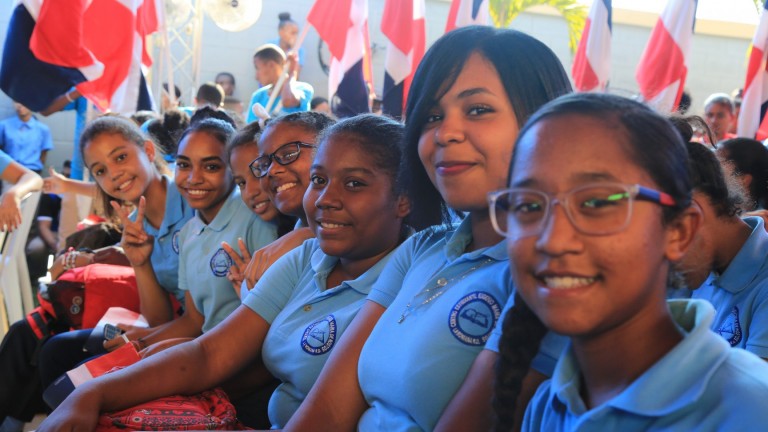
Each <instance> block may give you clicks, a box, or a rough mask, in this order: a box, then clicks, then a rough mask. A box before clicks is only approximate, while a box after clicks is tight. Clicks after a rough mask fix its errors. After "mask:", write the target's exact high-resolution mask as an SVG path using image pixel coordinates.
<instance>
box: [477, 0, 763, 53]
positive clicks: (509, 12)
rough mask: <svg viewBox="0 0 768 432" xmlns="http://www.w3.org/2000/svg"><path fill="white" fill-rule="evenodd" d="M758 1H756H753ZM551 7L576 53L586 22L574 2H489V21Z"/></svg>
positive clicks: (503, 21) (505, 23)
mask: <svg viewBox="0 0 768 432" xmlns="http://www.w3.org/2000/svg"><path fill="white" fill-rule="evenodd" d="M755 1H758V0H755ZM539 5H542V6H551V7H553V8H554V9H556V10H557V11H558V12H560V14H561V15H562V16H563V18H564V19H565V22H566V24H567V25H568V46H569V47H570V48H571V52H576V48H577V47H578V45H579V38H581V32H582V31H583V30H584V23H585V22H586V20H587V7H586V6H584V5H582V4H580V3H579V2H578V1H576V0H490V2H489V5H488V6H489V9H490V15H491V19H492V20H493V23H494V25H495V26H496V27H501V28H506V27H509V24H510V23H511V22H512V20H514V19H515V18H517V16H518V15H520V12H522V11H524V10H526V9H528V8H530V7H532V6H539Z"/></svg>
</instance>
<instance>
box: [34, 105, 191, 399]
mask: <svg viewBox="0 0 768 432" xmlns="http://www.w3.org/2000/svg"><path fill="white" fill-rule="evenodd" d="M80 152H81V154H82V157H83V161H84V162H85V164H86V167H87V168H88V169H89V170H90V173H91V176H92V178H93V179H94V180H95V181H96V184H95V186H93V184H90V183H84V182H80V181H75V180H69V179H64V178H58V177H57V178H58V180H57V186H56V188H57V189H58V190H60V191H62V192H69V193H89V192H90V194H92V193H93V192H92V191H94V190H95V192H96V201H97V202H98V203H99V205H100V206H101V207H102V208H104V209H105V212H106V213H107V216H108V217H109V218H113V216H116V217H119V218H120V219H121V220H122V223H123V238H122V240H121V246H122V248H123V250H124V251H125V254H126V257H127V258H128V260H129V261H130V263H131V265H132V267H133V269H134V272H135V274H136V282H137V286H138V288H139V300H140V308H141V309H140V312H141V314H142V315H143V316H144V317H145V318H146V319H147V321H148V322H149V324H150V325H151V326H158V325H161V324H164V323H167V322H169V321H171V320H172V319H173V318H174V317H175V316H176V312H177V311H176V310H174V307H173V304H172V301H171V298H170V296H169V294H170V295H172V296H174V297H175V298H176V299H177V300H178V302H179V304H180V305H182V306H183V305H184V292H183V291H182V290H180V289H179V283H178V274H179V248H178V236H179V232H180V231H181V228H182V227H183V226H184V224H185V223H186V222H187V221H188V220H190V219H191V218H192V217H193V215H194V210H193V209H192V208H191V207H190V206H189V205H188V204H187V202H186V201H185V200H184V199H183V198H182V196H181V194H180V193H179V190H178V189H177V188H176V184H175V183H174V182H173V179H172V178H170V177H169V176H168V175H167V169H166V165H165V161H163V158H162V155H161V154H160V153H159V152H158V151H157V150H156V149H155V145H154V144H153V143H152V141H150V140H148V139H147V138H146V137H145V136H144V135H143V134H142V133H141V131H140V130H139V128H138V127H137V126H136V125H135V124H134V123H133V122H132V121H130V120H128V119H124V118H120V117H114V116H107V117H100V118H97V119H95V120H93V121H92V122H90V123H89V124H88V125H87V126H86V128H85V130H83V133H82V135H81V138H80ZM111 202H116V203H119V204H121V205H122V204H129V205H132V206H135V207H136V208H137V209H136V210H134V211H133V212H132V213H131V214H130V215H129V214H128V211H127V210H126V209H124V208H121V207H120V206H119V205H115V207H113V206H112V205H111ZM126 329H127V330H128V332H127V333H126V336H127V337H128V338H129V339H131V340H135V339H138V338H139V337H141V336H143V335H145V334H147V330H146V329H143V328H135V329H132V328H130V327H126ZM90 334H91V329H87V330H79V331H73V332H66V333H62V334H59V335H56V336H54V337H52V338H51V339H49V340H48V341H47V342H46V343H45V344H44V345H43V349H42V351H41V357H40V359H41V360H40V374H41V377H42V381H43V388H45V387H46V386H47V385H48V384H50V383H51V382H53V381H54V380H55V379H56V378H58V377H59V376H61V374H63V373H65V372H66V371H68V370H70V369H72V368H73V367H74V366H76V365H77V364H78V363H80V362H82V361H83V360H85V359H87V358H88V357H90V356H92V355H94V354H100V353H98V352H94V353H91V352H86V351H83V349H82V347H83V345H84V343H85V341H86V340H87V339H88V337H89V336H90ZM123 343H124V340H123V339H122V338H116V339H113V340H112V341H107V342H105V347H106V348H107V349H108V350H111V349H114V348H116V347H117V346H119V345H122V344H123Z"/></svg>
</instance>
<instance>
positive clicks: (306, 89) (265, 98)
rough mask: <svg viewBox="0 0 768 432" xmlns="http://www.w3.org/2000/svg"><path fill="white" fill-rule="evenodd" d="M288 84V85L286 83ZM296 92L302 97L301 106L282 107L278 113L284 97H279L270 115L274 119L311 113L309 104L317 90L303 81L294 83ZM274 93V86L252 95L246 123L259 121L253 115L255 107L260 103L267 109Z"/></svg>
mask: <svg viewBox="0 0 768 432" xmlns="http://www.w3.org/2000/svg"><path fill="white" fill-rule="evenodd" d="M286 84H287V83H286ZM293 84H294V90H297V91H298V93H299V94H300V95H301V96H300V97H299V105H298V106H295V107H290V108H285V107H282V108H281V109H280V110H279V111H277V112H276V110H275V108H277V106H278V104H279V103H280V101H281V100H282V96H280V95H277V98H275V102H274V103H273V104H272V112H271V113H270V115H272V117H277V116H280V115H283V114H290V113H295V112H302V111H309V103H310V102H312V96H313V95H314V94H315V89H314V88H312V86H311V85H309V84H307V83H305V82H302V81H295V82H294V83H293ZM270 91H272V85H271V84H270V85H268V86H264V87H262V88H260V89H258V90H256V91H255V92H253V95H251V102H250V103H249V104H248V112H247V113H246V114H247V116H246V123H253V122H255V121H257V120H258V119H259V118H258V117H256V114H254V113H253V106H254V105H256V104H257V103H260V104H261V105H262V106H263V107H264V109H266V108H267V103H268V102H269V92H270Z"/></svg>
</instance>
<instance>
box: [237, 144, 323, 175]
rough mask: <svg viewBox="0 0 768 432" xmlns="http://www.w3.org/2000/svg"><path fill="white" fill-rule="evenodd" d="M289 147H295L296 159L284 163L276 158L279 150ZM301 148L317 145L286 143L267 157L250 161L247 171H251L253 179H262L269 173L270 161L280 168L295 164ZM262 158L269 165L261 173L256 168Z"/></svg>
mask: <svg viewBox="0 0 768 432" xmlns="http://www.w3.org/2000/svg"><path fill="white" fill-rule="evenodd" d="M290 145H295V146H296V158H294V159H291V160H288V161H285V162H284V161H282V160H281V159H280V158H279V157H278V156H277V154H278V153H279V152H280V151H281V150H283V149H284V148H286V147H288V146H290ZM302 147H305V148H317V145H315V144H313V143H305V142H303V141H291V142H287V143H285V144H283V145H281V146H280V147H278V148H277V150H275V151H274V152H273V153H271V154H268V155H263V156H259V157H257V158H256V159H254V160H252V161H251V163H249V164H248V169H249V170H251V174H253V175H254V177H256V178H262V177H264V176H266V175H267V173H269V167H271V166H272V161H275V162H277V163H278V164H280V165H282V166H286V165H290V164H292V163H294V162H296V160H297V159H299V156H301V148H302ZM264 158H266V160H267V161H268V162H269V163H268V164H267V165H266V167H265V168H264V172H263V173H262V172H261V169H260V168H259V167H258V162H259V160H263V159H264Z"/></svg>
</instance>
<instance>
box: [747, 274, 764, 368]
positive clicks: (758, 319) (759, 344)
mask: <svg viewBox="0 0 768 432" xmlns="http://www.w3.org/2000/svg"><path fill="white" fill-rule="evenodd" d="M754 289H755V290H757V295H756V298H755V301H754V303H753V304H752V310H751V312H752V321H751V322H750V323H749V328H748V329H747V332H748V333H747V334H748V335H749V337H748V338H747V343H746V345H745V347H744V348H745V349H746V350H747V351H749V352H751V353H752V354H754V355H756V356H758V357H762V358H764V359H768V281H764V282H763V283H761V284H760V285H758V286H756V287H754Z"/></svg>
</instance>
